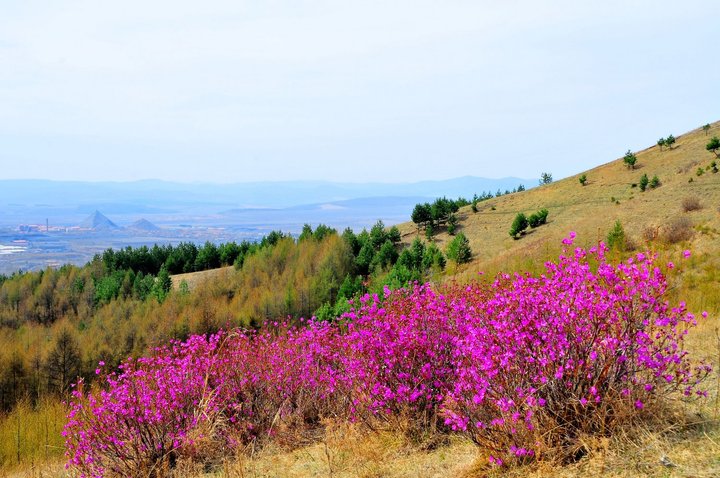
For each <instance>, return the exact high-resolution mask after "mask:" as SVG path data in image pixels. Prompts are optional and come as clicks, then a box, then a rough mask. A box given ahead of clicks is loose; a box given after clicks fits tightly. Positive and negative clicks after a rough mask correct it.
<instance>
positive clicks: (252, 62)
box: [0, 0, 720, 182]
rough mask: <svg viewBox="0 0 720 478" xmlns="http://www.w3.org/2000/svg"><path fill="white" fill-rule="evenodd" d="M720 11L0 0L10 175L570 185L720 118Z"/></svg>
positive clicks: (649, 6) (705, 6) (608, 5)
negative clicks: (547, 177) (470, 178)
mask: <svg viewBox="0 0 720 478" xmlns="http://www.w3.org/2000/svg"><path fill="white" fill-rule="evenodd" d="M591 3H592V4H593V5H590V4H591ZM717 7H718V5H717V0H707V1H695V0H686V1H683V2H677V1H672V2H671V1H632V0H624V1H612V0H611V1H603V2H583V1H577V0H575V1H568V2H564V1H537V0H535V1H532V0H529V1H511V0H504V1H497V0H494V1H479V0H475V1H466V2H463V1H453V0H444V1H433V2H430V1H422V0H413V1H388V0H385V1H378V2H375V1H372V0H359V1H354V2H345V1H340V0H334V1H305V0H287V1H286V0H276V1H272V0H269V1H259V0H254V1H243V0H228V1H218V0H215V1H213V0H204V1H201V2H200V1H197V0H193V1H183V0H168V1H165V0H161V1H158V0H123V1H122V2H110V1H99V0H86V1H78V0H63V1H57V0H44V1H41V0H17V1H15V0H2V2H1V4H0V179H10V178H48V179H76V180H118V181H125V180H134V179H143V178H159V179H167V180H179V181H213V182H235V181H254V180H289V179H327V180H338V181H415V180H420V179H441V178H449V177H457V176H463V175H474V176H486V177H502V176H519V177H528V178H533V177H539V174H540V173H541V172H542V171H549V172H551V173H553V175H554V176H555V177H556V178H559V177H563V176H567V175H570V174H574V173H577V172H579V171H582V170H584V169H587V168H590V167H594V166H596V165H598V164H601V163H604V162H607V161H609V160H612V159H614V158H617V157H620V156H622V155H623V154H624V152H625V150H627V149H628V148H631V149H639V148H643V147H646V146H649V145H651V144H654V143H655V141H656V140H657V138H659V137H660V136H666V135H667V134H670V133H672V134H675V135H676V136H677V135H678V134H680V133H683V132H685V131H687V130H689V129H693V128H696V127H698V126H700V125H702V124H704V123H706V122H712V121H716V120H719V119H720V91H719V90H718V86H720V62H718V61H717V45H718V44H720V33H718V32H719V31H718V25H717Z"/></svg>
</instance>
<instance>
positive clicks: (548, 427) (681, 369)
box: [64, 237, 709, 477]
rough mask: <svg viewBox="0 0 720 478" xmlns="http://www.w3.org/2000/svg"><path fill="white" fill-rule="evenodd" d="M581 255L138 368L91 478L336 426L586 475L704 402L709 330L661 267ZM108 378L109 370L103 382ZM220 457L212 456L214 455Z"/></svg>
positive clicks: (402, 294)
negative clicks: (679, 403)
mask: <svg viewBox="0 0 720 478" xmlns="http://www.w3.org/2000/svg"><path fill="white" fill-rule="evenodd" d="M564 243H565V244H566V246H567V247H568V250H567V251H566V252H565V253H564V255H563V256H561V257H560V259H559V261H558V262H557V263H548V264H546V272H545V273H544V274H543V275H541V276H540V277H529V276H524V275H514V276H510V275H502V276H500V277H498V279H497V280H496V281H495V282H494V283H493V284H492V285H490V286H486V285H481V284H470V285H467V286H459V285H451V286H445V287H442V288H441V292H438V291H436V290H433V289H432V288H431V287H430V286H428V285H424V286H415V287H414V288H410V289H407V290H399V291H394V292H389V291H387V292H386V294H385V297H383V298H379V297H377V296H373V297H371V296H366V297H364V298H363V299H361V300H360V303H359V304H357V306H356V307H355V308H354V309H353V310H352V311H351V312H350V313H348V314H345V315H344V316H343V317H341V318H339V319H338V320H337V321H336V322H335V323H318V322H315V321H308V322H307V323H305V324H301V325H300V326H297V327H289V326H287V325H286V324H269V325H268V326H267V327H266V328H265V329H264V330H261V331H258V332H242V331H238V330H236V331H231V332H221V333H219V334H216V335H213V336H211V337H209V338H205V337H203V336H194V337H191V338H190V339H189V340H188V341H187V342H185V343H175V344H171V345H170V346H169V347H166V348H161V349H158V350H157V351H156V352H155V354H154V355H153V356H152V357H148V358H143V359H139V360H130V359H128V361H126V362H125V363H124V364H123V365H122V366H121V368H120V370H119V372H117V373H110V374H109V375H107V376H105V377H103V380H101V382H102V383H101V384H100V386H99V387H97V389H95V390H85V389H84V388H83V385H82V383H80V384H79V386H78V388H77V389H76V391H75V393H74V396H73V401H72V404H71V411H70V414H69V417H68V418H69V421H68V424H67V426H66V427H65V431H64V434H65V436H66V445H67V456H68V465H69V466H71V467H73V468H75V469H76V470H77V471H78V472H79V474H80V476H87V477H91V476H92V477H95V476H107V475H110V476H118V475H119V476H136V475H138V474H139V473H141V474H143V475H147V476H153V475H158V476H159V475H161V474H162V470H164V469H165V468H167V467H172V466H173V464H174V463H175V462H176V461H177V460H178V459H195V460H198V459H199V460H203V459H205V458H207V457H205V456H203V455H204V454H206V453H208V452H207V450H208V449H212V450H213V453H233V452H236V451H237V450H238V448H239V447H241V446H244V445H246V444H247V443H250V442H253V441H257V440H264V439H268V438H272V439H275V440H282V439H283V437H288V441H296V440H297V438H298V436H299V435H301V434H302V432H303V431H305V430H309V429H312V428H313V427H317V426H319V425H320V424H321V422H322V420H323V419H325V418H334V419H343V420H344V419H351V420H355V419H359V420H362V421H364V422H366V423H369V424H371V425H377V424H378V423H386V424H387V426H390V427H397V426H401V425H402V426H406V425H407V424H408V423H409V424H410V425H411V426H413V427H414V428H415V429H418V428H419V429H424V430H431V431H441V432H453V431H454V432H457V433H464V434H467V436H469V437H470V438H471V439H472V440H474V441H475V442H476V443H477V444H478V445H479V446H480V447H482V449H483V450H485V451H487V452H488V454H489V455H490V460H491V461H492V462H494V463H496V464H503V463H513V462H527V461H529V460H533V459H537V458H538V457H541V456H546V457H553V458H554V457H562V458H565V457H569V456H572V455H573V453H574V451H575V450H576V449H577V444H578V442H579V440H580V439H581V437H582V436H583V435H585V434H601V435H608V434H610V433H612V432H613V431H614V430H617V429H618V427H620V426H624V425H625V424H627V423H631V422H632V421H633V419H635V418H637V417H641V416H642V415H643V413H644V412H645V411H646V410H647V408H648V407H652V406H653V405H655V404H656V403H658V402H660V401H662V400H663V399H664V398H665V397H666V396H667V395H668V394H670V393H673V392H680V393H681V394H684V395H685V396H694V395H702V394H703V392H702V390H700V389H699V388H698V384H699V382H700V381H701V380H702V378H704V376H705V375H706V374H707V372H708V371H709V367H708V366H707V365H706V364H704V363H699V364H693V363H692V362H691V361H690V358H689V357H688V355H687V353H686V352H685V351H684V348H683V338H684V336H685V334H686V333H687V329H688V328H689V327H691V326H693V325H695V317H694V316H693V315H692V314H690V313H688V312H687V311H686V310H685V308H684V305H683V304H680V305H679V306H678V307H674V308H671V307H670V306H669V305H668V304H667V303H666V302H665V301H664V300H663V299H662V296H663V293H664V292H665V288H666V282H665V278H664V277H663V275H662V274H661V272H660V270H659V268H657V267H656V266H655V264H654V260H655V258H654V256H652V255H649V254H638V255H637V256H635V257H633V258H631V259H629V260H627V261H626V262H624V263H621V264H619V265H611V264H608V263H607V262H606V261H605V257H604V252H605V248H604V246H600V247H599V248H593V249H591V250H590V251H585V250H583V249H575V250H569V249H570V247H571V244H572V237H571V238H569V239H566V240H565V241H564ZM99 372H101V370H99ZM208 443H209V444H210V445H211V446H209V447H208V446H207V444H208Z"/></svg>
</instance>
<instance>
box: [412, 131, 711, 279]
mask: <svg viewBox="0 0 720 478" xmlns="http://www.w3.org/2000/svg"><path fill="white" fill-rule="evenodd" d="M661 133H662V132H661ZM718 135H720V122H716V123H713V124H711V127H710V130H709V131H708V132H707V134H706V132H704V131H703V130H702V129H701V128H699V129H697V130H694V131H691V132H689V133H687V134H684V135H682V136H679V137H678V138H677V142H676V143H675V144H674V145H673V147H672V149H667V148H663V150H662V151H661V150H660V148H659V147H658V146H652V147H649V148H647V149H645V150H643V151H639V152H636V155H637V164H636V165H635V169H628V167H627V166H626V165H625V164H624V163H623V159H622V157H620V158H619V159H616V160H614V161H611V162H609V163H606V164H603V165H601V166H598V167H596V168H593V169H591V170H589V171H586V172H580V173H578V174H577V175H575V176H571V177H569V178H565V179H562V180H560V181H556V182H553V183H551V184H547V185H543V186H540V187H536V188H533V189H530V190H528V191H524V192H520V193H515V194H512V195H507V196H501V197H497V198H493V199H490V200H487V201H484V202H481V203H479V204H478V212H477V213H473V212H472V211H471V209H470V207H469V206H467V207H464V208H462V209H461V210H460V212H459V214H458V216H459V220H460V227H459V228H458V230H459V231H462V232H463V233H465V235H466V236H467V237H468V239H469V240H470V246H471V248H472V250H473V253H474V256H473V261H472V263H471V264H470V265H469V266H468V267H467V268H465V269H464V270H465V271H469V272H470V273H471V274H472V275H474V273H475V272H477V271H478V270H484V271H487V272H494V271H498V270H507V269H513V268H515V266H517V265H518V263H517V259H518V258H524V259H526V260H528V261H529V260H530V259H533V258H546V257H552V256H553V255H555V253H556V252H557V250H558V246H557V245H558V244H559V243H560V240H561V239H562V238H563V237H565V236H566V235H567V233H568V232H569V231H576V232H577V234H578V240H577V243H578V244H579V245H582V246H587V245H592V244H593V243H595V242H597V241H598V240H605V238H606V236H607V233H608V231H610V229H611V228H612V227H613V225H614V223H615V221H616V220H619V221H620V222H621V223H622V225H623V227H624V229H625V232H626V234H627V235H628V236H629V237H630V238H631V239H632V240H633V241H634V242H635V243H636V244H637V245H638V246H642V244H643V242H644V241H645V239H646V236H647V234H649V231H653V234H655V235H656V236H657V239H661V238H662V236H663V233H664V232H665V231H666V230H667V228H668V226H669V225H670V224H671V222H672V221H673V220H675V219H676V218H678V217H681V216H687V217H689V218H690V219H691V221H692V224H693V226H694V227H695V228H696V229H697V228H699V227H702V228H703V230H704V231H706V232H707V234H695V238H694V240H693V249H694V250H695V251H697V252H707V251H709V250H711V248H712V247H714V245H713V244H714V238H715V237H716V235H717V232H716V231H718V230H720V216H719V214H718V212H719V211H718V206H720V174H713V173H712V172H711V171H705V172H704V174H702V175H701V176H697V170H698V168H700V167H701V168H703V170H705V168H706V167H708V166H709V165H710V163H711V162H712V161H713V160H715V159H716V158H715V157H714V155H713V154H712V153H710V152H708V151H707V150H706V149H705V145H706V144H707V143H708V141H709V139H710V138H711V137H712V136H718ZM619 149H620V148H619ZM582 174H585V175H587V184H586V185H585V186H582V185H581V184H580V182H579V177H580V176H581V175H582ZM643 174H647V176H648V178H652V177H653V176H655V175H657V176H658V178H659V179H660V182H661V186H659V187H658V188H656V189H650V188H648V189H647V190H646V191H645V192H641V191H640V189H639V187H632V184H633V183H636V184H637V183H639V182H640V177H641V176H642V175H643ZM692 197H695V198H698V199H699V202H700V205H701V206H702V209H700V210H697V211H692V212H689V213H685V212H684V211H683V207H682V202H683V200H684V199H686V198H692ZM613 198H614V199H615V200H616V202H614V201H613ZM541 208H546V209H548V210H549V211H550V214H549V218H548V224H547V225H545V226H542V227H539V228H537V229H534V230H531V231H530V233H529V234H527V235H525V236H524V237H522V238H521V239H519V240H514V239H512V238H511V237H510V235H509V234H508V231H509V229H510V225H511V223H512V221H513V219H514V217H515V215H516V214H517V213H519V212H524V213H525V214H530V213H533V212H535V211H537V210H539V209H541ZM398 227H399V228H400V230H401V232H402V234H403V241H404V242H406V243H409V242H410V241H412V239H413V238H414V237H415V236H416V234H417V230H416V227H415V224H413V223H411V222H408V223H404V224H402V225H399V226H398ZM646 230H647V232H646ZM711 231H712V232H711ZM448 238H449V236H448V234H447V233H444V232H441V233H440V234H438V235H437V236H435V240H436V241H437V242H438V244H439V245H441V246H442V247H444V246H445V244H446V243H447V241H448ZM466 275H467V274H466Z"/></svg>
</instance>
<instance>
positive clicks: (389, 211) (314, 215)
mask: <svg viewBox="0 0 720 478" xmlns="http://www.w3.org/2000/svg"><path fill="white" fill-rule="evenodd" d="M521 184H522V185H523V186H525V187H526V188H530V187H532V186H534V185H535V184H537V181H536V180H531V179H522V178H514V177H509V178H501V179H487V178H479V177H472V176H465V177H461V178H455V179H448V180H441V181H422V182H416V183H357V184H356V183H333V182H322V181H286V182H255V183H236V184H207V183H191V184H184V183H173V182H166V181H157V180H145V181H135V182H73V181H48V180H0V225H5V226H11V225H17V224H44V223H45V222H46V220H48V219H49V221H50V223H51V224H53V223H54V224H68V225H69V224H78V223H79V222H80V221H82V220H83V218H85V217H86V216H87V215H90V216H91V218H89V219H87V221H88V222H87V223H85V222H83V225H84V226H85V225H87V226H88V227H87V228H88V229H99V228H105V229H106V230H112V229H113V227H117V225H125V224H130V223H133V222H135V221H137V222H135V224H133V225H132V226H128V227H129V228H135V229H137V230H144V231H148V230H152V227H153V226H154V224H153V223H155V224H159V225H161V226H163V225H172V224H204V225H212V224H218V223H224V221H227V220H230V221H231V222H233V223H236V222H237V220H238V219H241V218H242V217H243V216H245V217H252V220H251V222H253V223H258V221H260V222H262V221H263V220H264V215H263V213H262V212H261V211H262V210H273V211H284V212H283V213H282V214H280V213H279V212H276V213H272V214H271V215H274V216H275V217H276V218H277V219H278V220H279V223H278V224H290V223H293V224H296V223H297V222H299V223H300V224H302V223H303V222H309V223H311V222H318V221H322V220H326V221H339V220H342V221H345V222H347V223H348V224H350V223H353V224H361V223H362V224H364V223H366V222H367V218H368V217H370V216H374V217H377V218H387V219H388V220H395V221H401V220H404V219H406V218H408V217H409V215H410V212H411V210H412V209H411V208H412V206H413V204H415V203H417V202H419V201H424V200H431V199H433V198H436V197H440V196H448V197H453V198H457V197H458V196H464V197H466V198H472V196H473V194H481V193H483V192H492V193H495V192H497V191H498V190H499V191H502V192H504V191H506V190H512V189H514V188H517V187H518V186H519V185H521ZM291 210H293V211H291ZM98 211H102V214H100V213H98ZM305 213H309V214H305ZM103 215H108V216H109V217H112V218H113V220H112V221H111V220H110V219H108V218H107V217H105V216H103ZM279 216H282V218H280V217H279ZM141 217H142V218H145V219H146V221H147V223H145V222H140V220H139V218H141ZM103 218H104V219H103ZM113 221H115V222H113ZM150 221H152V223H151V222H150ZM268 222H271V221H268ZM270 225H272V224H270ZM84 226H83V227H84Z"/></svg>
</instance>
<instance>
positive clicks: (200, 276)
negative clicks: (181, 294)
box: [170, 266, 233, 290]
mask: <svg viewBox="0 0 720 478" xmlns="http://www.w3.org/2000/svg"><path fill="white" fill-rule="evenodd" d="M232 270H233V266H227V267H220V268H218V269H210V270H207V271H200V272H188V273H185V274H175V275H171V276H170V279H172V286H173V289H175V290H178V289H180V284H182V282H183V281H185V283H186V284H187V285H188V289H189V290H192V289H194V288H195V287H197V286H198V284H201V283H203V282H205V281H207V280H208V279H210V278H212V277H217V276H222V275H223V274H228V273H230V272H231V271H232Z"/></svg>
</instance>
